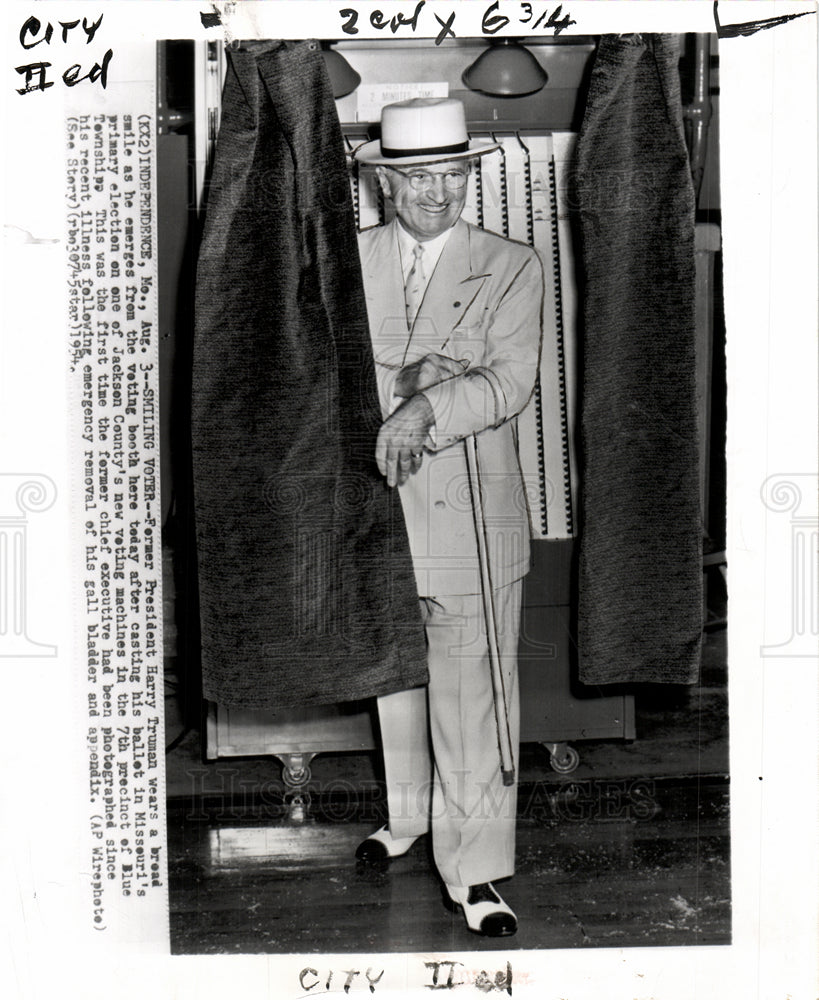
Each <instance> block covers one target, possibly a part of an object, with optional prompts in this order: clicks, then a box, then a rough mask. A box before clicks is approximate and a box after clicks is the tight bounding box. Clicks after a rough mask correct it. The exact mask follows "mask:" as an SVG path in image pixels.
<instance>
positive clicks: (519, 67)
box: [461, 38, 549, 97]
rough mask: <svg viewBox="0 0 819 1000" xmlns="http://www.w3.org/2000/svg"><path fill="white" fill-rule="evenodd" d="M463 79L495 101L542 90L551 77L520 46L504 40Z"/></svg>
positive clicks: (480, 57) (476, 62)
mask: <svg viewBox="0 0 819 1000" xmlns="http://www.w3.org/2000/svg"><path fill="white" fill-rule="evenodd" d="M461 79H462V80H463V82H464V83H465V84H466V86H467V87H469V89H470V90H479V91H480V92H481V93H483V94H491V95H492V96H493V97H523V96H524V95H526V94H535V93H537V91H539V90H542V89H543V88H544V86H545V85H546V81H547V80H548V79H549V77H548V75H547V73H546V70H545V69H544V68H543V67H542V66H541V65H540V63H539V62H538V61H537V59H535V57H534V56H533V55H532V53H531V52H530V51H529V50H528V49H527V48H524V47H523V46H522V45H521V44H520V42H518V41H517V40H516V39H514V38H501V39H499V40H498V41H496V42H492V43H491V45H490V46H489V48H488V49H486V51H485V52H482V53H481V54H480V55H479V56H478V58H477V59H476V60H475V62H473V63H472V65H471V66H469V67H467V69H465V70H464V72H463V75H462V77H461Z"/></svg>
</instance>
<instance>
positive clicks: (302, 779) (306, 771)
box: [276, 753, 316, 789]
mask: <svg viewBox="0 0 819 1000" xmlns="http://www.w3.org/2000/svg"><path fill="white" fill-rule="evenodd" d="M276 756H277V757H278V758H279V760H280V761H281V765H282V781H283V782H284V784H285V786H286V787H287V788H291V789H298V788H304V786H305V785H308V784H309V783H310V779H311V778H312V777H313V772H312V771H311V770H310V762H311V761H312V759H313V758H314V757H315V756H316V755H315V754H314V753H309V754H308V753H282V754H277V755H276Z"/></svg>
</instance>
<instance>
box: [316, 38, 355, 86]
mask: <svg viewBox="0 0 819 1000" xmlns="http://www.w3.org/2000/svg"><path fill="white" fill-rule="evenodd" d="M331 44H332V43H331V42H322V46H321V53H322V55H323V56H324V64H325V66H326V67H327V75H328V76H329V77H330V86H331V87H332V88H333V97H346V96H347V94H352V92H353V91H354V90H355V88H356V87H357V86H358V85H359V83H361V77H360V76H359V74H358V73H356V71H355V70H354V69H353V67H352V66H351V65H350V64H349V63H348V62H347V60H346V59H345V58H344V56H343V55H342V54H341V53H340V52H337V51H336V50H335V49H331V48H330V45H331Z"/></svg>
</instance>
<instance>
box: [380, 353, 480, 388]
mask: <svg viewBox="0 0 819 1000" xmlns="http://www.w3.org/2000/svg"><path fill="white" fill-rule="evenodd" d="M468 364H469V362H468V361H458V360H457V359H456V358H449V357H447V356H446V355H445V354H427V355H426V356H425V357H423V358H420V359H419V360H418V361H413V362H412V364H409V365H404V367H403V368H402V369H401V371H400V372H399V373H398V375H397V376H396V378H395V385H394V387H393V392H394V393H395V395H396V396H404V397H405V398H407V399H408V398H409V397H410V396H414V395H415V394H416V392H423V391H424V389H428V388H429V387H430V386H431V385H437V384H438V383H439V382H445V381H446V380H447V379H448V378H453V377H454V376H455V375H461V374H462V373H463V372H464V370H465V368H466V366H467V365H468Z"/></svg>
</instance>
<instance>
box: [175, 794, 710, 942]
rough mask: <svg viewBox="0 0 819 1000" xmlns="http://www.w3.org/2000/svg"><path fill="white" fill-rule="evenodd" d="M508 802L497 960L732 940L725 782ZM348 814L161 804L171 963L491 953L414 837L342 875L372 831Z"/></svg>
mask: <svg viewBox="0 0 819 1000" xmlns="http://www.w3.org/2000/svg"><path fill="white" fill-rule="evenodd" d="M519 802H520V819H519V822H518V849H517V859H518V864H517V873H516V875H515V877H514V879H512V880H510V881H509V882H508V883H507V884H506V885H504V886H503V892H504V895H505V897H506V899H507V901H508V902H509V903H510V905H512V906H513V908H514V909H515V910H516V912H517V915H518V919H519V924H520V926H519V930H518V933H517V935H515V937H513V938H506V939H504V940H503V948H504V950H510V949H546V948H575V947H632V946H649V945H694V944H696V945H709V944H711V945H713V944H726V943H728V942H729V941H730V871H729V857H730V852H729V846H728V785H727V782H725V781H719V780H717V779H712V780H710V781H708V782H706V783H702V782H697V781H693V782H692V781H689V780H685V781H683V782H680V781H669V782H663V781H643V782H639V783H637V782H632V783H629V782H614V781H608V782H601V783H598V784H595V783H594V782H587V783H583V782H578V783H577V784H576V785H575V786H574V787H572V786H569V788H568V790H567V787H566V786H554V785H549V784H546V783H542V784H540V785H528V786H526V787H524V788H522V789H521V795H520V799H519ZM358 805H359V806H360V807H361V810H362V812H363V813H365V814H366V813H371V812H372V810H373V808H374V806H373V803H365V802H363V801H362V802H359V803H358ZM350 809H351V803H350V801H349V799H339V798H338V797H336V799H335V801H332V798H330V799H328V800H327V801H325V802H322V803H313V804H311V805H310V806H309V807H308V808H307V810H306V815H304V817H303V821H299V819H300V817H298V816H297V818H296V819H295V820H294V819H292V818H288V817H287V816H286V815H285V813H286V808H285V807H284V806H283V805H282V804H279V805H277V804H275V803H273V802H270V801H268V802H267V803H259V804H258V805H257V806H256V808H255V809H249V807H248V803H247V802H244V803H242V804H241V806H240V807H235V808H234V807H232V806H231V805H230V804H229V803H226V802H221V803H220V804H219V805H217V806H212V807H203V804H202V803H201V802H200V803H198V805H197V806H196V807H195V808H194V810H193V811H191V808H190V803H188V805H187V806H183V805H182V803H181V802H180V803H178V804H177V805H176V806H172V807H171V816H170V823H169V845H168V846H169V853H170V860H171V870H172V883H171V942H172V949H173V951H174V952H175V953H177V954H183V953H199V954H201V953H225V952H228V953H237V954H252V953H259V952H263V953H282V954H286V953H299V954H301V953H315V952H317V953H326V952H333V951H344V952H348V951H352V952H361V951H366V952H368V953H369V952H376V953H378V952H390V951H411V952H418V951H422V952H427V951H434V952H441V951H447V950H458V951H462V950H472V949H489V950H494V949H496V948H497V947H498V942H497V941H491V940H488V939H484V938H480V937H478V936H476V935H473V934H470V933H469V932H468V931H467V930H466V927H465V924H464V922H463V918H462V917H460V916H453V915H451V914H450V913H448V912H447V911H446V910H445V909H444V907H443V905H442V902H441V896H440V890H439V885H438V880H437V878H436V877H435V876H434V875H433V869H432V865H431V862H430V859H429V857H428V845H427V844H426V843H425V840H426V838H424V839H423V840H421V841H419V842H418V843H416V845H415V846H414V847H413V848H412V850H411V851H410V853H409V854H408V855H406V856H405V857H403V858H400V859H397V860H396V861H394V862H392V863H391V864H390V865H389V866H383V867H381V868H373V867H368V866H363V865H362V864H360V863H358V862H356V861H355V860H354V857H353V854H354V850H355V847H356V844H357V843H358V842H359V840H361V839H362V838H363V837H364V836H366V835H367V833H369V832H370V831H371V830H372V829H373V822H372V821H371V820H367V821H364V822H361V821H359V820H357V819H356V818H354V817H353V816H351V815H350ZM296 812H297V813H298V807H297V809H296Z"/></svg>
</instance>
